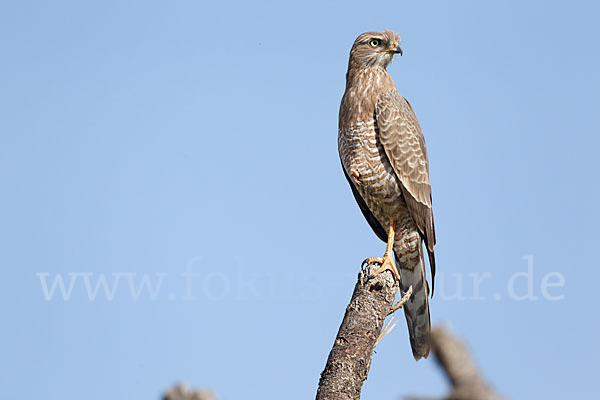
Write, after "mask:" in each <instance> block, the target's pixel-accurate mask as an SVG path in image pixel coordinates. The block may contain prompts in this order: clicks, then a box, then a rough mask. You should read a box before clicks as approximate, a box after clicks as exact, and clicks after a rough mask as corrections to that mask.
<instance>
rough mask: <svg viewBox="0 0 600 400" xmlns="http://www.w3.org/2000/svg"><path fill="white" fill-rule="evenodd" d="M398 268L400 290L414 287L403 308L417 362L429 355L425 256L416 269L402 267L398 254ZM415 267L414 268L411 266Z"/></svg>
mask: <svg viewBox="0 0 600 400" xmlns="http://www.w3.org/2000/svg"><path fill="white" fill-rule="evenodd" d="M396 267H397V269H398V272H399V274H400V289H401V290H402V292H406V291H407V290H408V288H409V287H410V286H412V295H411V296H410V299H409V300H408V301H407V302H406V304H404V305H403V306H402V308H403V309H404V316H405V317H406V323H407V325H408V333H409V335H410V346H411V348H412V352H413V356H414V357H415V360H417V361H418V360H419V359H420V358H421V357H424V358H427V356H428V355H429V335H430V332H431V322H430V319H429V299H428V295H429V287H428V285H427V280H426V279H425V263H424V261H423V255H422V252H421V257H420V261H419V263H417V264H416V265H414V268H412V269H411V268H407V267H408V266H404V265H402V263H401V262H400V257H398V254H397V253H396ZM411 267H413V266H411Z"/></svg>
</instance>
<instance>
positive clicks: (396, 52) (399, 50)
mask: <svg viewBox="0 0 600 400" xmlns="http://www.w3.org/2000/svg"><path fill="white" fill-rule="evenodd" d="M378 53H394V54H400V55H402V54H403V53H402V47H400V44H398V45H397V46H396V47H394V48H392V49H385V50H379V51H378Z"/></svg>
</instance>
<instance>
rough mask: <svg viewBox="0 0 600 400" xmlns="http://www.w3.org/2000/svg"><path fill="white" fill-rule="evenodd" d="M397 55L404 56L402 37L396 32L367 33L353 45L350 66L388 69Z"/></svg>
mask: <svg viewBox="0 0 600 400" xmlns="http://www.w3.org/2000/svg"><path fill="white" fill-rule="evenodd" d="M396 54H400V55H402V49H401V48H400V36H399V35H398V34H397V33H396V32H392V31H385V32H365V33H363V34H362V35H360V36H359V37H357V38H356V40H355V41H354V44H353V45H352V50H350V65H351V66H356V67H359V68H360V67H362V68H365V67H374V66H380V67H383V68H386V67H387V66H388V65H389V64H390V63H391V62H392V60H393V59H394V56H395V55H396Z"/></svg>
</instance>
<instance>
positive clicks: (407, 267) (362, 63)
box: [338, 31, 435, 360]
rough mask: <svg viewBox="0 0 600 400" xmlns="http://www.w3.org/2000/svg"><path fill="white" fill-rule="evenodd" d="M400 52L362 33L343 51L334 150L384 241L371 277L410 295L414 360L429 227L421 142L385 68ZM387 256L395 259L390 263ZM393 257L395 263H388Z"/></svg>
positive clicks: (424, 311) (393, 40)
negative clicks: (385, 275) (386, 276)
mask: <svg viewBox="0 0 600 400" xmlns="http://www.w3.org/2000/svg"><path fill="white" fill-rule="evenodd" d="M396 54H400V55H402V49H401V48H400V36H398V34H397V33H395V32H392V31H385V32H366V33H363V34H362V35H360V36H359V37H358V38H357V39H356V41H355V42H354V44H353V46H352V50H350V60H349V62H348V72H347V73H346V91H345V92H344V97H343V98H342V102H341V105H340V114H339V131H338V149H339V154H340V159H341V161H342V167H343V170H344V174H345V176H346V179H347V180H348V183H349V184H350V187H351V188H352V193H353V194H354V198H355V199H356V202H357V203H358V206H359V207H360V210H361V211H362V213H363V215H364V216H365V218H366V219H367V221H368V222H369V225H370V226H371V228H372V229H373V231H374V232H375V234H376V235H377V237H379V239H381V240H383V241H384V242H386V243H387V247H386V251H385V254H384V256H383V257H381V258H376V257H370V258H368V259H367V260H365V261H368V262H375V263H378V264H381V267H380V268H379V269H378V270H377V271H376V274H378V273H380V272H382V271H385V270H388V269H389V270H391V271H392V272H393V274H394V276H395V277H396V279H398V280H399V283H400V288H401V290H402V291H404V292H406V291H407V290H408V289H409V287H411V286H412V290H413V292H412V295H411V297H410V299H409V300H408V302H407V303H406V304H405V305H404V306H403V308H404V315H405V316H406V322H407V325H408V332H409V335H410V344H411V347H412V352H413V356H414V357H415V360H419V359H420V358H421V357H425V358H426V357H427V356H428V355H429V334H430V319H429V301H428V295H429V286H428V284H427V279H426V274H425V262H424V256H423V246H422V243H423V242H425V248H426V249H427V253H428V258H429V265H430V268H431V280H432V294H433V279H434V277H435V256H434V252H433V247H434V246H435V228H434V224H433V211H432V208H431V183H430V181H429V160H428V158H427V149H426V147H425V139H424V137H423V133H422V132H421V128H420V126H419V122H418V121H417V117H416V116H415V113H414V111H413V109H412V107H411V105H410V104H409V102H408V101H407V100H406V99H405V98H404V97H402V95H400V93H398V90H397V89H396V86H395V85H394V82H393V81H392V78H391V77H390V75H389V74H388V72H387V69H386V68H387V66H388V65H389V64H390V63H391V62H392V60H393V59H394V56H395V55H396ZM392 253H393V255H394V257H393V258H392ZM394 260H395V265H394Z"/></svg>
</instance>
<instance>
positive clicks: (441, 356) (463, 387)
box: [431, 327, 502, 400]
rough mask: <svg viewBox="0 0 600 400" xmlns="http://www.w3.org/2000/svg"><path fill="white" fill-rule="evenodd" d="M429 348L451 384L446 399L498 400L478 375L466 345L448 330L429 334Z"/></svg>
mask: <svg viewBox="0 0 600 400" xmlns="http://www.w3.org/2000/svg"><path fill="white" fill-rule="evenodd" d="M431 348H432V350H433V354H435V359H436V361H437V363H438V364H439V365H440V367H442V369H443V370H444V372H445V373H446V376H447V377H448V379H449V380H450V383H451V384H452V391H451V392H450V395H449V396H448V397H447V399H448V400H500V399H502V398H501V397H500V396H499V395H497V394H496V393H495V392H494V391H493V390H492V388H491V387H490V386H489V385H488V384H487V382H486V381H485V380H484V378H483V377H482V375H481V374H480V372H479V370H478V368H477V366H476V365H475V362H474V361H473V358H472V357H471V354H470V352H469V350H468V349H467V346H466V345H465V344H464V343H463V342H462V341H461V340H460V339H458V338H457V337H456V336H454V335H453V334H452V333H451V332H450V330H449V329H447V328H444V327H437V328H435V329H433V330H432V331H431Z"/></svg>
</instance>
